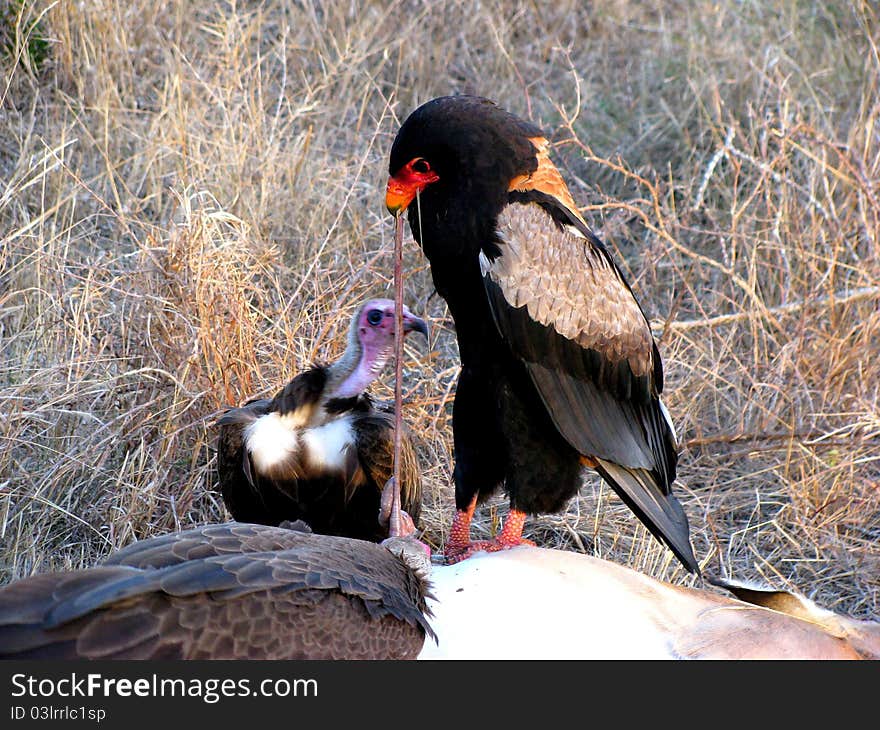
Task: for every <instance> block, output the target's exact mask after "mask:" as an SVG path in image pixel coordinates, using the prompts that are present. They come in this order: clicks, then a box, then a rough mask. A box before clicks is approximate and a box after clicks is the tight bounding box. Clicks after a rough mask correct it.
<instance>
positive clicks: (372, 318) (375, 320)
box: [367, 309, 384, 327]
mask: <svg viewBox="0 0 880 730" xmlns="http://www.w3.org/2000/svg"><path fill="white" fill-rule="evenodd" d="M382 317H384V315H383V314H382V312H381V310H378V309H371V310H370V311H369V312H367V322H369V323H370V324H371V325H373V327H375V326H376V325H377V324H379V322H381V321H382Z"/></svg>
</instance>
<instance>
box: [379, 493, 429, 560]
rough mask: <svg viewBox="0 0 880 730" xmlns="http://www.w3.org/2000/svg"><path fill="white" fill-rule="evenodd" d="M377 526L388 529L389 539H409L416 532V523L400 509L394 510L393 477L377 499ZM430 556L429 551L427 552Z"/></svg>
mask: <svg viewBox="0 0 880 730" xmlns="http://www.w3.org/2000/svg"><path fill="white" fill-rule="evenodd" d="M379 524H380V525H382V527H386V528H388V536H389V537H409V536H410V535H414V534H415V532H416V523H415V522H414V521H413V518H412V517H410V516H409V514H408V513H407V511H406V510H405V509H402V508H398V509H397V510H395V509H394V477H391V478H390V479H389V480H388V481H387V482H385V486H384V487H383V488H382V495H381V497H380V499H379ZM428 553H429V554H430V549H429V550H428Z"/></svg>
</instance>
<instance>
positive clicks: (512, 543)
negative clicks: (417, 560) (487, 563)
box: [443, 536, 535, 565]
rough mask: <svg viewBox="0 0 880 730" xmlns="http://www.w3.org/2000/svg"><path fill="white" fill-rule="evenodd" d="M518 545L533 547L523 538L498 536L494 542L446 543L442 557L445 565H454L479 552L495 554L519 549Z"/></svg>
mask: <svg viewBox="0 0 880 730" xmlns="http://www.w3.org/2000/svg"><path fill="white" fill-rule="evenodd" d="M520 545H527V546H530V547H535V543H534V542H532V541H531V540H527V539H526V538H524V537H520V538H517V539H504V538H501V537H500V536H499V537H496V538H495V539H494V540H476V541H475V542H470V541H468V542H465V543H451V542H448V543H446V547H445V548H444V549H443V555H444V556H445V558H446V564H447V565H454V564H455V563H460V562H461V561H462V560H467V559H468V558H470V557H472V556H474V555H476V554H477V553H479V552H487V553H497V552H499V551H501V550H510V548H515V547H519V546H520Z"/></svg>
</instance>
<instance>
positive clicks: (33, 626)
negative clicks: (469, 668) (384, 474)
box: [0, 525, 430, 659]
mask: <svg viewBox="0 0 880 730" xmlns="http://www.w3.org/2000/svg"><path fill="white" fill-rule="evenodd" d="M247 527H249V528H252V531H251V532H250V534H249V535H248V534H244V533H238V535H239V537H238V538H236V537H235V535H236V533H237V529H238V528H237V527H236V526H235V525H219V526H216V527H211V528H199V529H197V530H190V531H187V532H185V533H181V535H179V536H176V539H169V537H168V536H166V537H163V538H157V542H159V543H160V544H161V546H159V547H157V546H155V545H150V544H149V543H152V542H153V541H152V540H146V541H144V543H146V544H143V545H142V546H141V548H140V553H138V551H137V550H129V552H128V554H127V555H123V556H122V558H121V562H130V563H135V564H142V565H147V564H149V565H161V566H163V567H155V568H151V567H132V566H131V565H128V564H118V563H119V562H120V561H117V564H114V565H104V566H100V567H97V568H92V569H89V570H84V571H75V572H67V573H52V574H44V575H38V576H33V577H31V578H27V579H24V580H21V581H18V582H16V583H13V584H11V585H9V586H7V587H5V588H3V589H0V656H3V657H6V658H26V657H28V658H37V657H84V658H288V659H295V658H323V659H334V658H408V657H414V656H415V655H416V654H417V653H418V651H419V650H420V648H421V645H422V643H423V639H424V636H425V634H426V633H430V627H429V626H428V624H427V620H426V618H425V611H426V606H425V593H426V591H427V586H426V584H425V583H424V582H423V581H421V580H420V579H419V578H418V577H416V576H415V575H414V574H413V572H412V571H411V570H409V569H408V568H407V567H406V566H405V565H404V564H403V563H402V562H401V561H400V560H399V559H398V558H396V557H395V556H393V555H392V554H391V553H390V552H389V551H388V550H386V549H385V548H383V547H381V546H379V545H375V544H373V543H368V542H362V541H359V540H349V539H346V538H334V537H327V536H324V535H312V534H310V533H301V532H295V531H286V532H288V533H289V534H288V535H282V534H281V533H283V532H285V531H284V530H283V529H281V528H271V527H265V528H262V527H258V526H247ZM261 532H262V533H264V534H263V535H262V536H259V535H258V534H257V533H261ZM263 538H265V540H266V542H267V544H272V543H273V542H278V541H280V543H282V544H283V549H278V550H268V551H260V552H251V551H249V550H251V549H256V548H258V547H259V545H258V542H259V540H260V539H263ZM236 539H239V540H241V546H242V550H241V551H239V552H234V551H233V552H226V551H227V549H228V548H230V547H231V546H232V543H233V542H234V541H235V540H236ZM200 543H201V545H200ZM162 546H164V547H162ZM182 546H188V547H185V548H183V549H181V547H182ZM175 547H176V548H177V549H176V550H175ZM163 551H164V552H167V554H168V555H169V556H170V557H167V558H164V557H163V556H162V554H163ZM185 553H188V554H189V555H190V556H191V557H189V558H187V557H185V556H184V554H185ZM147 556H149V557H147ZM196 556H197V557H196Z"/></svg>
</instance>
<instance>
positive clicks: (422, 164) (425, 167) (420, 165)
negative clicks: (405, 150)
mask: <svg viewBox="0 0 880 730" xmlns="http://www.w3.org/2000/svg"><path fill="white" fill-rule="evenodd" d="M411 167H412V171H413V172H417V173H419V174H420V175H424V174H425V173H427V172H431V165H430V163H429V162H428V161H427V160H426V159H425V158H424V157H416V159H414V160H413V161H412V163H411Z"/></svg>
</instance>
